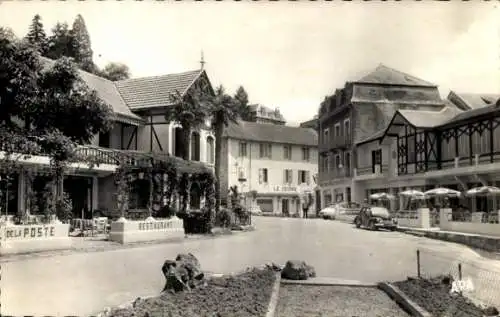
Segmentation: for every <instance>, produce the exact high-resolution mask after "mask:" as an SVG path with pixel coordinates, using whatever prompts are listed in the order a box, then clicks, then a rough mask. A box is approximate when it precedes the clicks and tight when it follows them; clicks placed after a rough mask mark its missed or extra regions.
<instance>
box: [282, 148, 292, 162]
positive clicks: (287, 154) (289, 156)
mask: <svg viewBox="0 0 500 317" xmlns="http://www.w3.org/2000/svg"><path fill="white" fill-rule="evenodd" d="M283 158H284V159H285V160H291V159H292V146H290V145H284V146H283Z"/></svg>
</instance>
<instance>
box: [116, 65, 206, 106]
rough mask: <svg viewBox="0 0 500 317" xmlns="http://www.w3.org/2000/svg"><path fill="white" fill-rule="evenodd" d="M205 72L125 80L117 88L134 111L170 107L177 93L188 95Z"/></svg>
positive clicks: (195, 71)
mask: <svg viewBox="0 0 500 317" xmlns="http://www.w3.org/2000/svg"><path fill="white" fill-rule="evenodd" d="M204 72H205V71H204V70H193V71H188V72H183V73H177V74H168V75H162V76H151V77H141V78H132V79H125V80H120V81H117V82H115V84H116V87H118V90H119V92H120V94H121V96H122V97H123V99H124V100H125V102H126V104H127V105H128V106H129V107H130V108H131V109H132V110H134V109H140V108H144V107H155V106H156V107H158V106H168V105H169V104H170V96H171V94H174V93H175V92H176V91H179V92H180V93H181V94H184V93H186V91H187V90H188V88H189V87H191V85H192V84H193V83H194V82H195V81H196V79H198V78H199V77H200V76H201V75H202V74H203V73H204Z"/></svg>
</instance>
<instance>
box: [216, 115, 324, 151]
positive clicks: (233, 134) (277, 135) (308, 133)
mask: <svg viewBox="0 0 500 317" xmlns="http://www.w3.org/2000/svg"><path fill="white" fill-rule="evenodd" d="M224 136H225V137H229V138H233V139H239V140H248V141H257V142H273V143H283V144H297V145H307V146H318V134H317V133H316V131H314V130H313V129H311V128H300V127H290V126H285V125H276V124H268V123H256V122H247V121H239V124H235V123H230V124H229V125H228V127H227V128H226V129H225V130H224Z"/></svg>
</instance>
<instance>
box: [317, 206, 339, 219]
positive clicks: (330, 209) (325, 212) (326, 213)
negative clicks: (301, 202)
mask: <svg viewBox="0 0 500 317" xmlns="http://www.w3.org/2000/svg"><path fill="white" fill-rule="evenodd" d="M335 213H336V208H335V205H330V206H327V207H325V208H323V209H321V210H320V211H319V216H320V217H321V218H323V219H332V220H333V219H335Z"/></svg>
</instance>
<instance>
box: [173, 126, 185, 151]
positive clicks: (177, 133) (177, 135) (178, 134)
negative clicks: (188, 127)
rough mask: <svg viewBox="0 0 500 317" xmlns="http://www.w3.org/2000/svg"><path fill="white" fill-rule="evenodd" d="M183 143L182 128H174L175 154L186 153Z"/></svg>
mask: <svg viewBox="0 0 500 317" xmlns="http://www.w3.org/2000/svg"><path fill="white" fill-rule="evenodd" d="M183 143H184V140H183V139H182V128H181V127H177V128H174V156H177V157H182V156H183V155H182V154H183V153H184V149H185V145H184V144H183Z"/></svg>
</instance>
